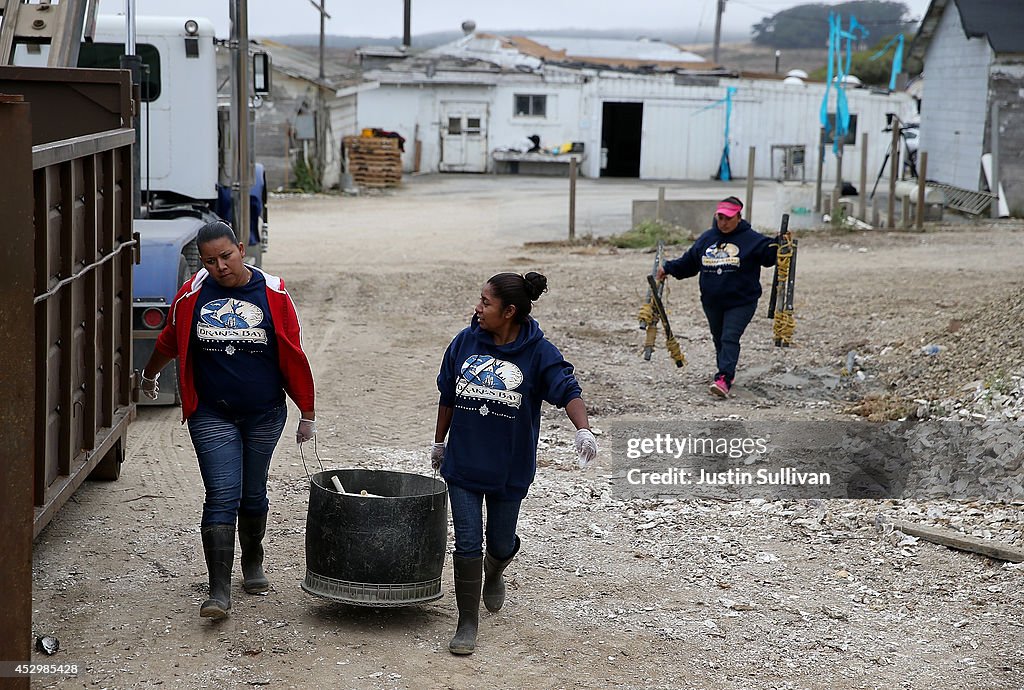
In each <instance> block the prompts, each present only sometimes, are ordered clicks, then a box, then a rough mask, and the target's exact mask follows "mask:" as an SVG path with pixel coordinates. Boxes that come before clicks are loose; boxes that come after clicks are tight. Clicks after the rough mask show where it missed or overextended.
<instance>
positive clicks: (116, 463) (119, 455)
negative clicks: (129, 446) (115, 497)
mask: <svg viewBox="0 0 1024 690" xmlns="http://www.w3.org/2000/svg"><path fill="white" fill-rule="evenodd" d="M123 444H124V439H123V438H119V439H117V441H116V442H115V443H114V445H113V446H112V447H111V448H110V450H108V451H107V454H106V455H104V456H103V459H102V460H100V462H99V464H98V465H96V467H94V468H93V470H92V472H90V473H89V479H95V480H98V481H102V482H116V481H117V480H118V478H119V477H120V476H121V464H122V463H123V462H124V445H123Z"/></svg>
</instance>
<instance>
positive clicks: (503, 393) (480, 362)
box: [455, 355, 523, 409]
mask: <svg viewBox="0 0 1024 690" xmlns="http://www.w3.org/2000/svg"><path fill="white" fill-rule="evenodd" d="M461 373H462V381H460V385H459V386H457V387H456V391H455V392H456V395H459V396H461V397H464V398H475V399H477V400H491V401H494V402H500V403H504V404H506V405H509V406H511V407H514V408H516V409H518V408H519V406H520V405H521V404H522V401H523V395H522V393H516V392H515V389H516V388H519V386H520V385H522V383H523V372H522V371H521V370H520V369H519V367H517V366H516V365H515V364H513V363H512V362H506V361H505V360H503V359H497V358H495V357H492V356H491V355H470V356H469V357H467V358H466V361H465V362H463V363H462V371H461Z"/></svg>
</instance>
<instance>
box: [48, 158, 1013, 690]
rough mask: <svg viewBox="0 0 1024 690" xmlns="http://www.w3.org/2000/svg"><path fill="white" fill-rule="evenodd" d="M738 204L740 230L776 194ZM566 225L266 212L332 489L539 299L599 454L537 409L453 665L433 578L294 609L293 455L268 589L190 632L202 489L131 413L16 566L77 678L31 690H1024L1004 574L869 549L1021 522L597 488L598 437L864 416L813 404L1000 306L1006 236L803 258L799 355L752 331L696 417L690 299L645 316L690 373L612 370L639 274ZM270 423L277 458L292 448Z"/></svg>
mask: <svg viewBox="0 0 1024 690" xmlns="http://www.w3.org/2000/svg"><path fill="white" fill-rule="evenodd" d="M726 189H727V187H725V186H723V185H718V186H707V185H705V186H701V187H700V188H698V189H696V190H694V191H693V193H694V194H695V195H699V196H700V197H702V198H718V197H721V196H724V195H725V194H726V193H728V192H726V191H725V190H726ZM737 189H738V188H737ZM733 191H735V190H733ZM654 193H655V192H654V186H653V185H638V184H612V183H607V182H599V181H583V182H581V188H580V198H579V200H578V208H579V213H580V217H579V221H578V227H579V228H580V233H581V234H583V233H586V232H591V233H593V234H594V235H607V234H609V233H612V232H619V231H622V230H624V229H626V228H627V226H628V218H629V203H628V202H629V199H632V198H653V195H654ZM670 193H671V194H673V195H674V196H676V197H680V196H682V195H683V193H684V191H683V190H682V189H675V190H670ZM757 193H758V195H759V196H758V198H759V199H761V198H762V197H763V200H764V201H765V203H767V202H768V200H769V199H771V198H772V195H773V192H772V190H771V188H770V187H768V186H766V187H759V188H758V192H757ZM759 203H760V202H759ZM566 205H567V204H566V199H565V183H564V181H559V180H546V179H534V178H523V179H519V180H513V179H509V178H494V177H423V178H416V179H413V180H409V181H407V183H406V185H405V186H404V187H403V188H402V189H401V190H400V191H397V192H394V193H389V194H385V195H378V196H365V197H361V198H327V197H318V198H298V197H290V198H279V199H275V201H274V207H273V212H272V213H273V215H272V223H273V226H272V247H271V251H270V253H269V254H268V256H267V259H266V263H265V267H266V268H267V269H268V270H270V271H271V272H274V273H277V274H279V275H282V276H283V277H284V278H285V279H286V281H287V283H288V285H289V288H290V290H291V292H292V294H293V295H294V297H295V300H296V301H297V303H298V305H299V308H300V312H301V316H302V318H303V322H304V339H305V347H306V350H307V352H308V353H309V355H310V357H311V360H312V362H313V367H314V371H315V374H316V379H317V387H318V404H317V412H318V419H319V437H318V444H319V446H318V447H319V449H320V455H321V458H322V459H323V461H324V464H325V465H327V466H329V467H345V466H361V467H368V468H386V469H397V470H403V471H413V472H421V473H427V472H429V467H428V464H427V461H426V449H427V447H428V445H429V442H430V441H431V440H432V433H433V420H434V415H435V411H436V401H437V393H436V389H435V387H434V378H435V376H436V373H437V366H438V364H439V361H440V357H441V354H442V352H443V350H444V348H445V346H446V345H447V344H448V342H449V340H450V339H451V337H452V336H453V335H454V334H455V333H456V332H457V331H458V330H459V329H460V328H461V327H462V326H463V325H465V324H466V323H467V321H468V319H469V316H470V314H471V310H472V307H473V305H474V303H475V300H476V297H477V295H478V294H479V289H480V286H481V285H482V283H483V281H484V280H485V279H486V278H487V277H489V276H490V275H492V274H493V273H495V272H498V271H501V270H510V269H511V270H516V271H527V270H539V271H541V272H543V273H545V274H546V275H547V276H548V277H549V281H550V283H549V285H550V291H549V293H548V294H546V295H544V296H543V297H542V298H541V299H540V300H539V301H538V303H537V305H536V307H535V316H536V317H537V319H538V321H539V322H540V324H541V326H542V328H544V330H545V331H546V333H547V334H548V337H549V338H550V339H551V340H552V341H553V342H555V343H556V344H557V345H559V347H560V348H561V349H562V351H563V353H564V354H565V355H566V357H567V359H569V360H570V361H572V362H573V363H574V364H575V365H576V367H577V375H578V377H579V379H580V381H581V382H582V384H583V386H584V394H585V398H586V400H587V403H588V406H589V407H590V409H591V411H592V420H593V423H594V425H595V426H597V427H599V428H601V429H604V430H606V433H604V434H602V436H601V437H600V438H599V440H600V442H601V443H602V446H603V452H602V454H601V455H600V456H599V458H598V461H597V462H596V467H593V466H592V467H591V468H588V469H587V470H585V471H581V470H578V469H577V468H576V466H575V461H574V458H573V456H572V452H571V440H572V435H571V433H570V425H569V424H568V422H567V421H566V420H565V418H564V415H563V414H562V413H561V412H560V411H558V410H555V409H552V408H548V409H546V410H545V414H544V421H543V431H542V444H541V445H542V449H541V452H540V461H539V462H540V469H539V472H538V478H537V482H536V484H535V485H534V487H533V489H532V490H531V494H530V496H529V498H528V499H527V501H526V502H525V504H524V508H523V517H522V520H521V525H520V533H521V535H522V538H523V544H524V546H523V550H522V552H521V555H520V556H519V557H518V558H517V560H516V561H515V563H514V564H513V565H512V566H511V567H510V569H509V571H508V572H509V575H510V578H511V579H510V583H509V598H508V602H507V604H506V606H505V608H504V610H503V611H502V612H501V613H500V614H497V615H492V614H488V613H486V612H484V613H483V614H482V616H481V621H482V622H481V633H480V639H479V646H478V648H477V652H476V653H475V654H474V655H472V656H470V657H466V658H456V657H453V656H451V655H450V654H449V653H448V651H447V642H448V640H449V638H450V636H451V633H452V631H453V629H454V625H455V620H456V611H455V603H454V599H453V597H452V596H451V594H450V593H449V590H450V584H449V583H450V581H451V566H450V559H449V562H448V563H447V564H446V569H445V589H446V594H445V596H444V598H442V599H440V600H439V601H437V602H434V603H432V604H428V605H423V606H419V607H413V608H408V609H360V608H352V607H347V606H342V605H336V604H332V603H328V602H325V601H322V600H319V599H316V598H314V597H311V596H309V595H307V594H305V593H303V592H302V591H301V590H300V588H299V583H300V582H301V579H302V577H303V575H304V568H305V563H304V542H303V539H304V529H305V519H306V512H305V511H306V499H307V495H308V494H307V483H306V477H305V473H304V469H303V465H302V462H301V461H300V457H299V455H298V452H297V450H296V448H295V446H294V445H293V444H289V443H282V444H281V445H280V447H279V448H278V452H277V454H276V456H275V460H274V463H273V466H272V467H271V476H270V486H271V497H270V499H271V516H270V523H269V526H268V537H267V539H268V543H267V571H268V576H269V577H270V579H271V582H272V585H273V589H272V590H271V592H270V593H269V594H268V595H266V596H249V595H246V594H244V593H243V592H242V590H241V587H240V584H239V583H238V582H237V575H236V582H235V585H234V600H233V609H232V613H231V616H230V617H229V618H228V619H227V620H226V621H224V622H222V623H219V624H211V623H210V622H209V621H205V620H201V619H200V618H199V617H198V605H199V603H200V601H201V600H202V599H203V598H205V591H206V569H205V564H204V563H203V556H202V550H201V545H200V540H199V529H198V525H199V518H200V512H201V504H202V495H203V492H202V483H201V481H200V477H199V473H198V470H197V467H196V462H195V457H194V454H193V451H192V448H191V444H190V442H189V439H188V435H187V433H186V431H185V429H184V428H183V427H182V426H181V425H180V424H179V423H178V421H179V413H180V411H179V410H178V409H166V408H164V409H160V408H144V409H141V410H140V414H139V420H138V421H137V422H136V423H135V424H134V425H133V426H132V429H131V436H130V446H129V449H128V458H127V460H126V462H125V465H124V468H123V471H122V477H121V479H120V480H119V481H118V482H116V483H111V484H99V483H88V484H87V485H86V486H84V487H83V488H82V489H81V490H80V491H79V492H78V494H77V495H76V496H75V498H74V499H73V500H72V501H71V502H70V503H68V505H67V506H66V507H65V508H64V509H63V510H62V511H61V513H60V514H59V515H58V517H57V518H56V519H55V520H54V521H53V522H52V523H51V524H50V526H49V527H48V528H47V529H46V530H45V531H44V533H43V534H42V535H41V536H40V538H39V539H38V540H37V543H36V548H35V562H34V574H35V581H34V597H33V600H34V615H33V627H34V629H35V631H36V633H37V634H40V635H42V634H47V635H53V636H55V637H57V638H58V639H59V640H60V643H61V651H60V652H59V654H58V656H57V657H52V658H51V659H52V660H57V659H59V660H60V661H61V662H62V663H72V662H75V663H78V664H79V665H80V668H81V669H82V670H81V671H80V672H79V673H78V675H77V676H73V677H67V678H62V679H58V678H49V677H45V678H44V677H37V678H36V679H35V681H34V686H35V687H57V686H59V687H71V688H74V687H83V688H141V687H154V686H165V687H182V688H208V687H212V688H237V687H253V686H267V687H272V688H482V687H510V688H736V689H739V688H936V687H942V688H979V687H985V688H1019V687H1022V686H1024V670H1022V669H1024V651H1022V650H1024V644H1022V642H1024V613H1022V611H1024V606H1022V603H1024V602H1022V595H1021V591H1022V587H1021V578H1022V575H1024V572H1022V569H1021V568H1020V567H1019V566H1014V565H1006V564H1003V563H1000V562H998V561H993V560H990V559H987V558H983V557H979V556H973V555H970V554H966V553H962V552H955V551H951V550H948V549H945V548H943V547H939V546H935V545H931V544H927V543H925V542H923V541H922V542H916V543H915V542H914V541H913V540H912V539H907V538H904V537H903V535H902V534H900V533H898V532H895V533H893V532H891V530H885V529H880V528H879V526H878V525H879V522H881V521H882V520H883V519H887V518H888V517H892V516H897V517H903V518H909V519H916V520H919V521H922V522H929V523H932V524H944V525H950V526H953V527H957V528H959V529H963V530H964V531H967V532H977V533H986V531H987V534H988V535H990V536H992V537H993V538H996V539H1000V540H1003V541H1007V542H1016V543H1017V544H1018V545H1020V543H1021V540H1022V533H1024V513H1022V511H1021V508H1020V506H1019V505H1018V506H1006V505H998V504H966V503H955V502H951V501H928V502H925V501H915V500H912V499H905V500H900V501H869V500H861V501H823V500H810V501H793V500H790V501H772V500H750V501H731V502H723V501H716V500H710V499H695V500H664V499H657V498H655V497H653V496H649V497H640V498H634V499H625V498H624V497H623V496H621V495H620V494H619V493H618V492H617V491H616V490H615V488H614V487H613V486H612V479H611V478H612V475H613V474H614V472H615V470H616V467H617V465H616V463H617V459H616V458H618V459H621V457H622V454H621V447H619V448H618V450H617V451H616V442H617V441H618V442H621V439H616V438H615V437H614V429H615V428H616V425H617V424H618V423H619V422H621V421H622V420H627V419H630V420H646V421H647V422H655V421H658V420H680V419H689V420H713V419H723V418H728V417H729V416H730V415H735V416H736V417H737V418H739V419H747V420H755V421H765V420H793V419H802V420H819V421H821V422H823V423H827V422H830V421H832V420H840V419H849V415H846V414H844V412H843V410H844V409H846V408H847V407H848V405H849V404H850V403H851V401H855V400H857V399H859V398H860V397H862V396H863V395H864V394H865V393H866V392H868V391H870V390H873V389H875V390H887V391H888V390H889V389H890V388H889V386H888V381H887V379H886V377H885V375H884V372H883V371H882V370H881V369H879V370H878V371H875V372H872V371H871V369H870V366H865V369H867V370H868V376H867V377H865V380H864V381H863V382H859V381H856V380H850V379H849V378H843V377H841V376H840V370H841V368H842V366H843V359H844V357H845V355H846V353H847V352H848V351H849V350H850V349H851V347H853V348H856V349H857V350H858V352H860V353H868V354H870V353H882V352H885V353H887V354H886V356H887V357H889V359H890V360H892V358H893V357H897V356H905V357H907V358H910V357H912V356H913V352H916V351H917V350H918V349H919V348H920V346H921V345H922V344H924V343H922V342H921V339H922V338H923V337H924V336H925V334H926V333H930V332H932V331H933V330H934V329H935V328H936V327H937V326H942V325H943V324H944V323H945V320H947V319H948V318H949V312H950V311H951V310H953V311H955V312H956V313H957V314H959V315H964V318H969V315H970V314H971V313H972V311H974V310H976V309H977V308H978V307H979V306H980V305H983V304H985V303H986V302H988V301H989V300H990V299H992V298H993V297H994V296H996V295H999V294H1007V293H1011V292H1019V290H1020V276H1021V275H1024V251H1022V250H1024V232H1022V231H1021V230H1022V228H1021V226H1020V225H1019V224H1018V225H1014V224H1005V223H1004V224H999V225H996V226H985V227H982V228H980V229H972V228H970V227H966V226H961V227H955V228H953V227H950V228H945V229H933V230H932V231H929V232H927V233H925V234H922V235H919V234H888V233H883V232H876V233H872V234H850V235H834V234H828V235H826V234H821V235H812V234H807V235H805V236H804V237H803V239H802V247H801V252H802V253H801V260H800V261H801V265H800V266H799V272H800V278H799V283H798V292H797V296H798V298H797V303H796V310H797V318H798V326H797V341H798V344H799V347H796V348H792V349H788V350H780V349H778V348H774V347H772V346H771V341H770V323H769V322H768V321H767V319H764V318H761V317H760V316H759V317H758V318H756V319H755V321H754V323H753V324H752V325H751V328H750V330H749V331H748V334H747V335H746V336H745V339H744V350H743V354H742V359H741V371H740V375H739V377H738V379H737V388H736V391H735V392H736V395H735V396H734V397H732V398H730V399H729V400H726V401H721V400H716V399H713V398H711V397H710V396H709V395H708V394H707V385H708V382H709V375H710V374H711V373H712V370H713V347H712V344H711V342H710V339H709V336H708V335H707V333H706V326H705V324H704V322H703V317H702V315H701V313H700V309H699V303H698V299H697V294H696V285H695V284H694V283H693V282H692V281H689V282H683V283H673V284H672V286H671V291H670V293H669V294H668V296H667V301H668V304H669V309H670V311H671V316H672V318H673V325H674V327H675V329H676V331H677V334H678V336H679V337H680V339H681V341H682V345H683V350H684V352H685V353H686V356H687V358H688V361H689V364H688V365H687V367H686V368H684V369H682V370H677V369H676V368H675V367H674V366H672V364H671V362H670V360H669V358H668V356H667V354H666V353H665V352H664V350H663V349H659V350H657V351H656V352H655V355H654V357H653V358H652V360H651V361H650V362H644V361H643V360H642V358H641V357H640V355H639V350H640V347H641V334H640V332H639V331H638V330H637V321H636V316H635V315H636V312H637V309H638V308H639V306H640V304H641V302H642V299H643V296H644V289H645V288H644V282H643V281H644V275H645V274H646V273H647V272H648V271H649V270H650V265H651V259H652V255H651V254H649V253H644V252H641V251H632V250H630V251H626V250H614V249H611V248H609V247H607V246H599V247H586V246H584V247H575V248H566V247H556V246H544V245H527V244H525V243H527V242H545V241H553V240H558V239H561V238H562V237H563V236H564V233H565V217H566ZM680 249H681V248H680ZM768 278H769V273H768V272H767V271H766V272H765V274H764V281H765V284H767V281H768ZM942 305H947V306H942ZM950 305H952V306H950ZM1018 328H1019V324H1018ZM851 343H854V344H853V345H852V346H851ZM901 353H902V354H901ZM980 373H984V372H980ZM951 383H953V382H951ZM290 414H291V419H290V421H289V426H288V427H287V429H288V430H290V429H292V428H294V425H295V423H297V421H298V415H297V412H296V410H295V409H294V408H293V407H292V408H291V411H290ZM287 437H288V433H287V430H286V434H285V438H287ZM616 453H617V454H616ZM306 460H307V464H309V463H310V459H309V458H308V457H307V458H306ZM35 660H39V659H35Z"/></svg>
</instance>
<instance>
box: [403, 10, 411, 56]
mask: <svg viewBox="0 0 1024 690" xmlns="http://www.w3.org/2000/svg"><path fill="white" fill-rule="evenodd" d="M402 46H404V47H405V48H409V47H410V46H412V0H405V12H404V13H403V21H402Z"/></svg>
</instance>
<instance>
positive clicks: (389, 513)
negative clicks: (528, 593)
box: [302, 469, 448, 606]
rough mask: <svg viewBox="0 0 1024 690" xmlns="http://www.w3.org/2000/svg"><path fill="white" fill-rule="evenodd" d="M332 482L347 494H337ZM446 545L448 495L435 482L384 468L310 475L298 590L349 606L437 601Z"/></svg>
mask: <svg viewBox="0 0 1024 690" xmlns="http://www.w3.org/2000/svg"><path fill="white" fill-rule="evenodd" d="M332 476H337V477H338V479H340V480H341V483H342V485H343V486H344V487H345V490H346V491H347V492H352V493H345V494H339V493H337V491H335V489H334V486H333V484H332V482H331V477H332ZM361 491H366V492H367V493H370V494H376V495H377V496H361V495H358V494H359V492H361ZM447 540H448V494H447V488H446V487H445V484H444V482H442V481H441V480H440V479H433V478H431V477H424V476H422V475H418V474H410V473H407V472H388V471H385V470H362V469H349V470H328V471H326V472H318V473H317V474H314V475H313V477H312V478H311V481H310V486H309V511H308V513H307V514H306V577H305V579H304V580H303V581H302V589H304V590H305V591H307V592H309V593H310V594H315V595H316V596H320V597H325V598H327V599H332V600H334V601H340V602H344V603H346V604H355V605H357V606H406V605H408V604H421V603H423V602H426V601H433V600H434V599H438V598H440V597H441V570H442V569H443V568H444V556H445V547H446V545H447Z"/></svg>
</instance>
